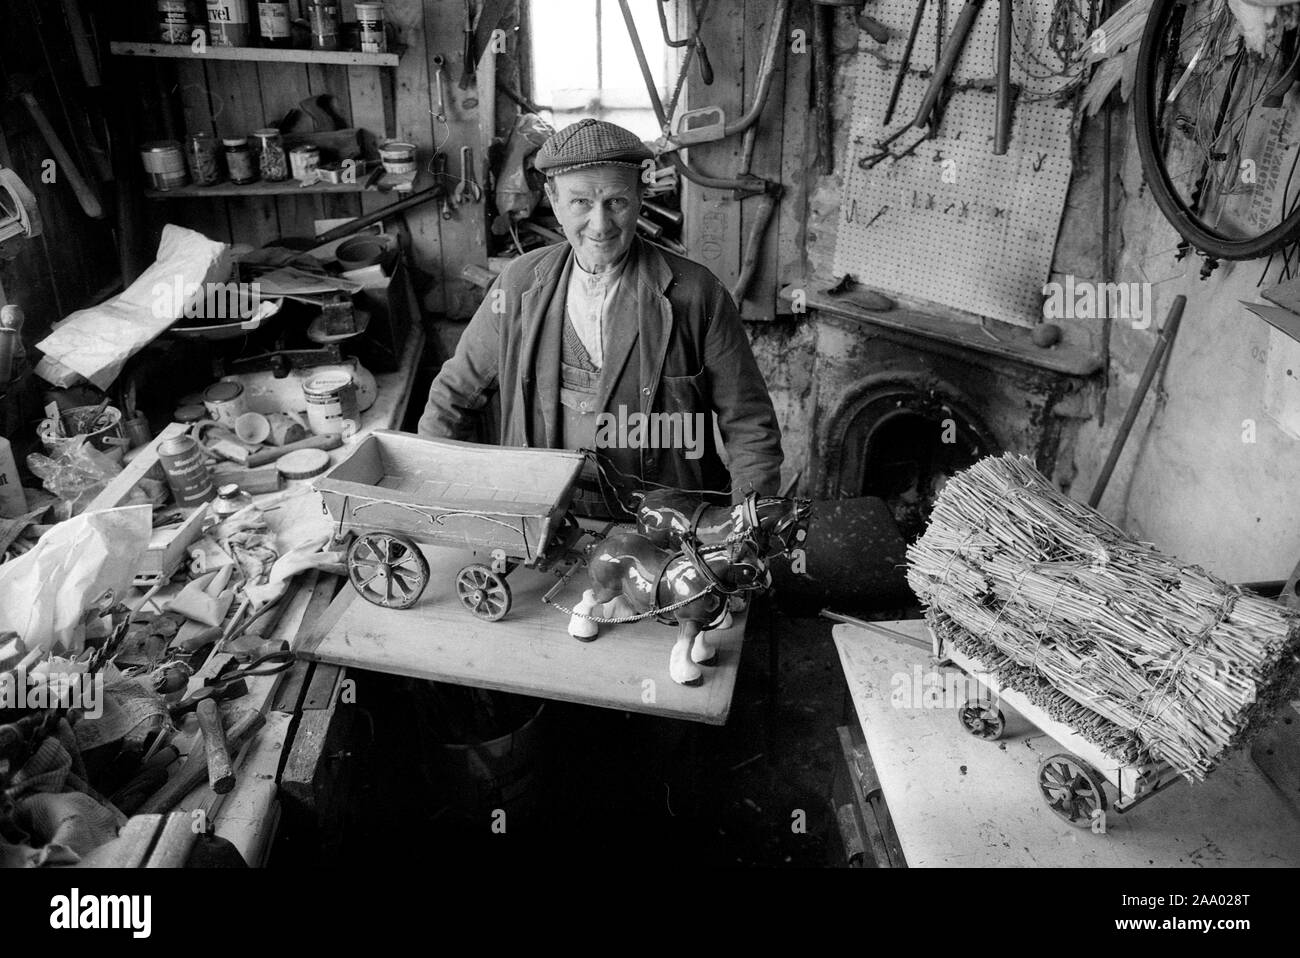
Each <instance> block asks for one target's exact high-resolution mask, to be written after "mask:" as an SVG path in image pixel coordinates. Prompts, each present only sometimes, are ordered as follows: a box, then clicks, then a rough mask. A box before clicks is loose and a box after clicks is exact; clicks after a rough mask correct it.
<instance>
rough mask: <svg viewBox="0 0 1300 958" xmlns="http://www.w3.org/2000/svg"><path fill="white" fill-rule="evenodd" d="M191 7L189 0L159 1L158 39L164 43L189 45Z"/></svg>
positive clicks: (191, 27) (191, 26)
mask: <svg viewBox="0 0 1300 958" xmlns="http://www.w3.org/2000/svg"><path fill="white" fill-rule="evenodd" d="M192 29H193V25H192V24H191V23H190V7H189V2H188V0H158V39H159V40H161V41H162V42H163V43H189V42H190V31H191V30H192Z"/></svg>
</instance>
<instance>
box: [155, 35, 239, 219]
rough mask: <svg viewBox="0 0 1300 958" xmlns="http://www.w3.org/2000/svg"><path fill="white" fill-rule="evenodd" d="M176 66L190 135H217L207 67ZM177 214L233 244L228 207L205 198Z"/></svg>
mask: <svg viewBox="0 0 1300 958" xmlns="http://www.w3.org/2000/svg"><path fill="white" fill-rule="evenodd" d="M173 66H174V68H175V71H176V89H177V95H178V96H179V98H180V101H181V112H182V114H183V116H184V119H185V132H186V134H190V133H214V134H215V133H216V124H215V123H214V122H213V120H212V104H211V101H210V99H209V96H208V77H207V72H206V70H205V68H204V64H203V63H201V62H197V61H194V60H181V61H178V62H177V63H175V64H173ZM164 195H165V194H164ZM196 195H198V194H196ZM175 213H176V214H178V215H177V218H176V222H179V223H181V224H183V225H185V226H188V227H189V228H190V229H194V230H198V231H199V232H200V233H202V234H203V235H204V236H207V237H209V238H210V239H215V240H220V241H221V242H223V243H229V242H230V217H229V216H228V215H227V212H226V204H225V203H211V202H207V200H206V197H205V198H204V201H203V202H194V203H183V204H180V206H179V208H178V209H177V210H176V211H175Z"/></svg>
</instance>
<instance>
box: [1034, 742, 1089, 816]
mask: <svg viewBox="0 0 1300 958" xmlns="http://www.w3.org/2000/svg"><path fill="white" fill-rule="evenodd" d="M1038 790H1039V791H1040V792H1042V793H1043V800H1044V801H1045V802H1047V807H1048V808H1050V809H1051V810H1052V811H1053V812H1054V813H1055V814H1056V815H1057V817H1059V818H1061V819H1062V820H1064V821H1066V822H1068V823H1070V824H1071V825H1073V826H1074V827H1075V828H1090V827H1091V826H1092V823H1093V819H1094V818H1095V817H1096V815H1097V812H1098V811H1100V812H1101V814H1102V815H1105V813H1106V789H1105V787H1104V785H1103V783H1102V778H1101V776H1100V775H1099V774H1097V771H1096V769H1094V768H1093V767H1092V766H1091V765H1089V764H1088V763H1087V762H1085V761H1084V760H1083V759H1081V758H1079V757H1078V756H1077V755H1071V754H1070V753H1069V752H1059V753H1057V754H1056V755H1049V756H1048V757H1047V758H1045V759H1043V761H1042V762H1041V763H1040V764H1039V766H1038Z"/></svg>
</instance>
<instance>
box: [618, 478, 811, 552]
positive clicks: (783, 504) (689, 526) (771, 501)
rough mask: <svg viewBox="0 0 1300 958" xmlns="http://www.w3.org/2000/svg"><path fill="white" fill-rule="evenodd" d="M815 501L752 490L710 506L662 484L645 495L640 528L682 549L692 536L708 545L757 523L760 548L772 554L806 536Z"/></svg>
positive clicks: (657, 541)
mask: <svg viewBox="0 0 1300 958" xmlns="http://www.w3.org/2000/svg"><path fill="white" fill-rule="evenodd" d="M811 507H812V502H811V500H808V499H785V498H780V497H777V496H764V497H762V498H757V497H755V496H753V495H751V496H749V497H748V498H746V499H745V501H744V502H741V503H737V504H736V505H734V506H710V505H708V504H707V503H705V502H704V501H702V500H701V499H698V498H696V497H695V496H692V495H690V494H688V493H685V492H678V491H677V490H675V489H662V490H657V491H655V492H647V493H643V494H642V495H641V501H640V503H639V504H638V505H637V509H636V530H637V532H639V533H640V534H641V535H643V536H645V537H646V538H647V539H649V540H650V541H651V542H653V543H654V544H655V545H656V546H658V547H659V548H661V549H680V548H681V546H682V541H683V540H684V539H687V538H688V537H689V538H691V539H693V540H694V541H695V542H698V543H699V544H700V545H704V546H708V545H714V544H717V543H720V542H726V541H727V540H729V539H731V538H733V537H734V536H735V535H736V534H737V532H738V531H740V530H745V529H753V530H754V539H755V541H756V542H757V544H758V550H759V554H760V555H761V556H762V558H764V559H770V558H772V557H773V556H778V555H782V554H784V553H787V552H790V551H791V550H792V549H794V548H796V547H797V546H799V545H800V544H801V543H802V542H803V540H804V537H805V536H806V535H807V534H808V517H809V514H810V512H811Z"/></svg>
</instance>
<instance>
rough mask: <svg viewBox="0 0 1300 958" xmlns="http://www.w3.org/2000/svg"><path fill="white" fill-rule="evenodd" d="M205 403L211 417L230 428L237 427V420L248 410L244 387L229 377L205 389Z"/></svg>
mask: <svg viewBox="0 0 1300 958" xmlns="http://www.w3.org/2000/svg"><path fill="white" fill-rule="evenodd" d="M203 405H204V407H205V408H206V409H207V410H208V416H209V417H210V418H212V419H213V420H214V421H216V422H219V423H221V425H223V426H225V427H226V428H227V429H230V430H233V429H234V428H235V420H236V419H238V418H239V417H240V416H242V415H243V414H244V413H246V412H248V406H247V404H246V403H245V400H244V387H243V386H241V385H240V384H239V383H236V382H231V381H230V380H228V379H223V380H222V381H221V382H219V383H213V384H212V385H211V386H209V387H208V388H207V389H205V390H203Z"/></svg>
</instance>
